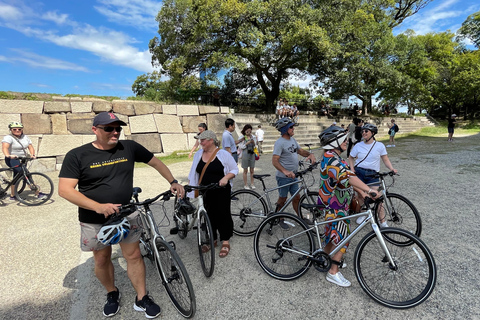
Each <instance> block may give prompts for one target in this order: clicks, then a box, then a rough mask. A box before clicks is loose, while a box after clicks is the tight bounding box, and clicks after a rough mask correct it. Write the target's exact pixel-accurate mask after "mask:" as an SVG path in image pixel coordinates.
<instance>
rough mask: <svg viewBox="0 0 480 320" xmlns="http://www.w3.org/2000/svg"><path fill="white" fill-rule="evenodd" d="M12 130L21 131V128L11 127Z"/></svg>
mask: <svg viewBox="0 0 480 320" xmlns="http://www.w3.org/2000/svg"><path fill="white" fill-rule="evenodd" d="M12 130H13V131H22V130H23V129H22V128H12Z"/></svg>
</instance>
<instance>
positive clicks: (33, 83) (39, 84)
mask: <svg viewBox="0 0 480 320" xmlns="http://www.w3.org/2000/svg"><path fill="white" fill-rule="evenodd" d="M30 85H32V86H34V87H39V88H53V87H52V86H51V85H48V84H44V83H37V82H32V83H30Z"/></svg>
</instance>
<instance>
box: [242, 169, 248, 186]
mask: <svg viewBox="0 0 480 320" xmlns="http://www.w3.org/2000/svg"><path fill="white" fill-rule="evenodd" d="M247 172H248V168H246V169H243V185H244V186H246V185H247Z"/></svg>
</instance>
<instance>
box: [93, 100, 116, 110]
mask: <svg viewBox="0 0 480 320" xmlns="http://www.w3.org/2000/svg"><path fill="white" fill-rule="evenodd" d="M99 100H100V99H99ZM92 109H93V112H95V113H100V112H104V111H106V112H110V111H112V104H111V103H110V102H107V101H104V100H100V101H94V102H93V107H92Z"/></svg>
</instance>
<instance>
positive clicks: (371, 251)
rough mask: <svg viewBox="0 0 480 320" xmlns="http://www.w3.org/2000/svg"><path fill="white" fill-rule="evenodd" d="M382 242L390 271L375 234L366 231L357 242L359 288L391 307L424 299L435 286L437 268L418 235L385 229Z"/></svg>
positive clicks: (356, 256) (405, 305) (401, 307)
mask: <svg viewBox="0 0 480 320" xmlns="http://www.w3.org/2000/svg"><path fill="white" fill-rule="evenodd" d="M382 235H383V237H384V238H385V240H387V239H386V237H387V236H388V237H389V238H390V239H397V241H398V242H400V243H407V242H408V243H411V245H409V246H405V245H403V246H399V245H396V244H395V242H396V241H385V244H386V246H387V248H388V251H389V252H390V254H391V256H392V258H393V259H394V261H395V263H396V266H397V268H396V269H395V270H394V269H393V267H392V266H391V265H390V263H389V262H388V261H387V259H386V256H385V253H384V252H383V250H382V249H381V247H380V242H379V241H378V238H377V235H376V234H375V233H374V232H373V231H372V232H370V233H368V234H367V235H366V236H365V237H364V238H363V239H362V240H361V241H360V243H359V244H358V245H357V248H356V250H355V256H354V264H355V275H356V277H357V280H358V282H359V283H360V286H361V287H362V289H363V290H364V291H365V292H366V293H367V295H368V296H370V297H371V298H372V299H373V300H375V301H376V302H378V303H380V304H382V305H384V306H386V307H389V308H393V309H408V308H412V307H415V306H417V305H419V304H421V303H422V302H424V301H425V300H426V299H427V298H428V297H429V296H430V294H431V293H432V291H433V289H434V288H435V283H436V279H437V268H436V265H435V260H434V258H433V256H432V253H431V252H430V250H429V249H428V247H427V246H426V245H425V243H423V241H422V240H420V238H418V237H417V236H415V235H413V234H412V233H410V232H408V231H405V230H403V229H397V228H385V229H382Z"/></svg>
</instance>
